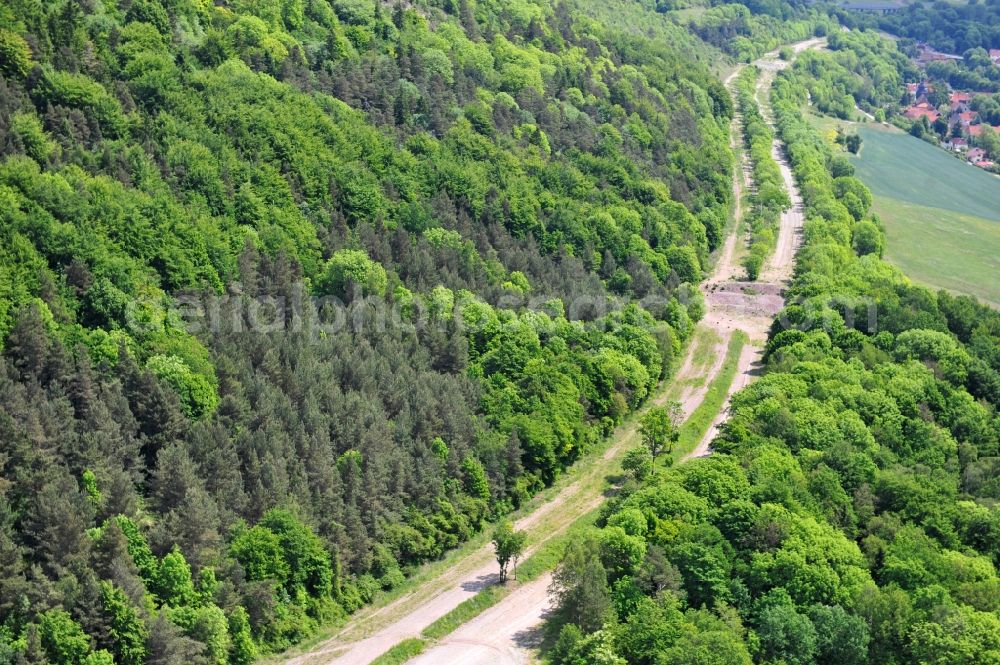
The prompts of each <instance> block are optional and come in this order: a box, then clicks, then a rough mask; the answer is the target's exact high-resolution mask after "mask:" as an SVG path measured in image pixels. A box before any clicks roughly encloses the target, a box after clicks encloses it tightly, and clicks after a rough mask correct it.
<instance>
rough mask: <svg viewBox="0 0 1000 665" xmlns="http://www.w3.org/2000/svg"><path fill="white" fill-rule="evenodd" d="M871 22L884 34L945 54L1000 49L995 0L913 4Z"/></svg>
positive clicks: (999, 13) (999, 7) (998, 9)
mask: <svg viewBox="0 0 1000 665" xmlns="http://www.w3.org/2000/svg"><path fill="white" fill-rule="evenodd" d="M874 20H875V22H877V24H878V27H879V28H881V29H882V30H885V31H886V32H890V33H892V34H894V35H898V36H900V37H908V38H910V39H914V40H917V41H921V42H926V43H928V44H930V45H931V46H933V47H934V48H936V49H938V50H939V51H944V52H945V53H957V54H959V55H962V54H964V53H965V52H966V51H969V50H970V49H986V50H989V49H995V48H1000V3H997V2H996V0H985V1H983V2H978V1H975V0H973V1H972V2H940V1H939V2H914V3H910V4H907V5H906V6H905V7H903V8H902V10H901V11H899V12H895V13H892V14H886V15H884V16H878V17H877V18H876V19H874Z"/></svg>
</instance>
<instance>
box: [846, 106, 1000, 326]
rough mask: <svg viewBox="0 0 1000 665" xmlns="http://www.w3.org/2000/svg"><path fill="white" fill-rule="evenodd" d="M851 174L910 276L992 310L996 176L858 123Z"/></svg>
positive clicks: (997, 239)
mask: <svg viewBox="0 0 1000 665" xmlns="http://www.w3.org/2000/svg"><path fill="white" fill-rule="evenodd" d="M858 131H859V133H860V134H861V137H862V139H863V144H862V149H861V153H860V154H859V155H858V156H856V157H852V161H853V163H854V165H855V167H856V169H857V175H858V176H859V177H860V178H861V179H862V180H864V182H865V183H867V184H868V186H869V187H870V188H871V190H872V193H873V194H874V196H875V204H874V208H875V211H876V212H877V214H878V215H879V217H880V218H881V219H882V222H883V223H884V225H885V230H886V235H887V240H888V243H887V244H888V250H887V252H886V258H888V259H889V260H890V261H892V262H893V263H895V264H896V265H898V266H900V267H901V268H902V269H903V271H904V272H906V274H907V275H908V276H910V277H911V278H912V279H913V280H915V281H917V282H920V283H923V284H926V285H928V286H932V287H937V288H944V289H948V290H949V291H954V292H959V293H968V294H970V295H974V296H976V297H978V298H980V299H982V300H984V301H986V302H988V303H989V304H990V305H993V306H994V307H1000V281H998V280H997V279H996V276H997V275H1000V178H997V177H996V176H994V175H991V174H989V173H986V172H985V171H982V170H980V169H977V168H975V167H973V166H970V165H968V164H966V163H964V162H962V161H961V160H958V159H956V158H954V157H952V156H951V155H949V154H948V153H946V152H945V151H943V150H941V149H939V148H936V147H934V146H932V145H930V144H928V143H925V142H923V141H920V140H918V139H916V138H913V137H911V136H909V135H907V134H904V133H902V132H899V131H896V130H888V129H885V128H882V127H875V126H864V125H860V126H858Z"/></svg>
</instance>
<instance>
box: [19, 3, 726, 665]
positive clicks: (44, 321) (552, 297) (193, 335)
mask: <svg viewBox="0 0 1000 665" xmlns="http://www.w3.org/2000/svg"><path fill="white" fill-rule="evenodd" d="M585 9H586V7H584V8H583V9H581V8H580V7H577V6H575V5H571V4H570V3H568V2H549V1H548V0H517V1H515V2H507V1H504V2H498V1H494V0H480V1H478V2H476V1H474V0H457V1H456V0H424V1H421V2H415V3H375V2H367V1H361V0H333V1H328V0H257V1H253V2H251V1H244V0H239V1H233V2H227V3H219V2H216V3H213V2H203V1H201V0H122V1H120V2H116V1H114V0H58V1H56V2H39V1H37V0H13V1H11V2H4V3H2V4H0V26H3V27H2V28H0V350H2V363H0V446H2V447H0V474H2V475H0V477H2V481H0V661H2V662H31V663H46V662H47V663H52V664H53V665H81V664H82V663H88V664H89V665H109V664H110V663H112V662H113V663H116V664H117V665H139V664H140V663H161V664H164V665H165V664H168V663H169V664H173V663H177V664H178V665H179V664H181V663H191V662H195V663H199V664H201V663H220V664H221V663H233V664H234V665H236V664H246V663H250V662H252V661H253V660H254V659H255V658H256V657H257V656H259V655H260V654H262V653H266V652H269V651H274V650H279V649H282V648H284V647H287V646H289V645H290V644H292V643H294V642H297V641H299V640H301V639H303V638H304V637H305V636H307V635H309V634H310V633H312V632H314V631H315V630H316V628H317V627H318V626H319V625H321V624H323V623H325V622H329V621H331V620H334V619H336V618H338V617H341V616H342V615H344V614H345V613H347V612H351V611H353V610H355V609H356V608H358V607H359V606H360V605H361V604H363V603H366V602H368V601H369V600H370V599H371V598H372V597H373V596H374V595H375V594H376V593H378V592H379V591H380V590H384V589H391V588H393V587H395V586H397V585H399V584H400V583H401V582H402V581H403V580H404V578H405V575H406V574H407V573H408V572H409V571H410V570H412V569H413V568H414V567H415V566H417V565H418V564H420V563H422V562H424V561H428V560H432V559H435V558H437V557H440V556H441V555H442V553H443V552H445V551H446V550H448V549H449V548H452V547H454V546H456V545H457V544H459V543H461V542H463V541H464V540H466V539H468V538H469V537H471V536H472V535H473V534H475V533H476V532H478V531H480V530H481V529H483V528H485V527H486V524H487V522H489V521H491V520H498V519H502V518H503V516H504V515H506V514H507V513H509V512H510V511H511V510H513V509H515V508H517V507H518V506H520V505H521V504H522V503H523V502H524V501H525V500H526V499H527V498H529V497H530V496H531V495H532V494H534V493H535V492H537V491H538V490H539V489H541V488H542V487H544V486H545V485H547V484H549V483H551V482H553V480H554V479H555V478H556V477H558V475H559V474H560V473H561V471H562V470H563V469H564V468H565V467H566V466H567V465H568V464H571V463H572V462H573V461H574V460H576V459H578V458H579V457H580V456H581V455H582V454H584V453H585V452H586V451H587V450H589V449H591V448H593V447H594V446H595V445H597V444H598V443H599V441H600V440H601V438H602V437H603V436H604V435H606V434H607V433H608V432H610V431H611V429H612V428H613V427H614V426H615V425H616V424H617V423H619V422H620V421H621V420H622V419H623V418H624V417H625V416H626V415H627V414H628V413H630V412H631V411H632V410H634V409H635V408H636V407H637V406H639V405H640V404H641V403H642V402H643V401H644V399H645V398H646V397H647V396H648V395H649V393H650V391H651V390H652V389H653V388H654V387H655V385H656V384H657V383H658V382H659V381H660V379H661V378H663V377H664V376H665V373H666V372H667V371H668V369H669V367H670V366H671V362H672V360H673V358H674V357H675V355H676V354H677V353H678V351H679V349H680V347H681V344H682V342H683V341H684V340H685V339H686V338H687V336H688V335H689V334H690V331H691V328H692V324H693V321H694V320H696V319H697V318H698V317H699V316H700V315H701V312H702V311H703V307H702V303H701V301H700V299H699V297H698V296H697V295H696V293H697V292H696V290H695V289H693V288H692V286H691V285H692V284H693V283H695V282H697V281H698V280H700V279H701V277H702V274H703V272H704V269H705V265H706V261H707V257H708V254H709V252H710V251H711V250H713V249H714V248H715V247H717V246H718V245H719V243H720V241H721V238H722V232H723V226H724V225H725V223H726V221H727V219H728V215H729V210H730V205H731V201H730V197H731V193H730V180H729V174H730V173H731V169H732V155H731V152H730V149H729V146H728V126H729V121H730V117H731V115H732V103H731V101H730V98H729V95H728V93H727V92H726V90H725V89H724V88H723V86H722V85H721V83H720V82H719V81H718V80H717V79H716V78H715V77H714V76H713V75H712V73H711V72H710V71H709V69H708V67H707V64H706V63H704V62H698V61H696V60H694V59H692V58H690V57H688V56H689V54H690V53H693V52H697V53H707V52H709V49H708V47H706V46H705V45H704V44H702V43H701V42H699V41H698V40H697V39H696V38H695V37H693V36H692V35H690V34H688V33H687V32H686V31H685V30H684V29H682V28H680V27H679V26H677V25H676V24H674V23H673V22H671V21H669V20H667V19H666V18H665V17H662V16H660V15H658V14H656V13H654V12H653V11H652V10H646V9H644V8H643V7H642V6H641V5H639V4H638V3H636V4H629V5H628V6H627V7H626V8H624V9H622V11H617V12H615V17H614V19H613V20H607V21H604V20H597V19H596V18H594V15H598V14H600V13H601V12H602V11H605V10H604V9H603V8H598V7H593V8H591V9H592V10H593V11H590V10H586V11H585ZM650 18H652V19H655V22H654V24H653V25H655V36H652V37H651V36H645V35H644V33H643V32H640V31H636V30H635V28H636V26H639V25H644V24H645V23H646V22H647V21H648V20H649V19H650ZM529 299H530V300H531V302H532V303H534V305H533V306H532V307H528V306H527V305H528V303H529ZM276 303H287V304H288V305H289V306H288V307H287V308H284V309H281V308H276ZM581 303H583V304H581ZM634 303H642V304H641V305H640V304H634ZM297 304H301V305H302V306H301V307H299V306H298V305H297ZM313 305H315V306H313ZM193 310H195V311H197V312H200V313H201V314H202V315H203V319H200V320H197V323H198V324H199V325H197V326H193V325H191V322H192V321H191V318H190V317H189V316H188V314H190V313H191V311H193ZM385 312H392V313H394V315H395V318H394V319H390V323H391V325H386V320H387V319H386V318H385V317H384V316H383V314H384V313H385ZM337 317H340V320H341V321H345V322H347V323H345V324H343V325H339V326H338V325H333V324H332V323H331V322H334V321H336V320H338V318H337ZM261 321H265V322H266V324H267V325H262V324H261ZM219 322H222V323H221V324H220V323H219Z"/></svg>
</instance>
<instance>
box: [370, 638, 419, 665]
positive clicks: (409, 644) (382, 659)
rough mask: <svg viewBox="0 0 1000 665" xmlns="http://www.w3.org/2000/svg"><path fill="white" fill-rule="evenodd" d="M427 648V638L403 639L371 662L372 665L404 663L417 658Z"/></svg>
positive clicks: (397, 664)
mask: <svg viewBox="0 0 1000 665" xmlns="http://www.w3.org/2000/svg"><path fill="white" fill-rule="evenodd" d="M426 648H427V640H422V639H420V638H419V637H412V638H410V639H408V640H403V641H402V642H400V643H399V644H397V645H396V646H394V647H393V648H391V649H389V650H388V651H386V652H385V653H384V654H382V655H381V656H379V657H378V658H376V659H375V660H373V661H372V662H371V665H402V664H403V663H405V662H406V661H408V660H410V659H411V658H416V657H417V656H419V655H420V654H422V653H423V652H424V650H425V649H426Z"/></svg>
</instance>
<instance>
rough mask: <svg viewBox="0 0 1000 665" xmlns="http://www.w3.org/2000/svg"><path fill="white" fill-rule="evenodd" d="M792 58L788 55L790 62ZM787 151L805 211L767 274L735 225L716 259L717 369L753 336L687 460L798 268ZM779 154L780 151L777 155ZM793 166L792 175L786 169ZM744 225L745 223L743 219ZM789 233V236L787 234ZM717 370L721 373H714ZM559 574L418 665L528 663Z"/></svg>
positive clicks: (747, 377)
mask: <svg viewBox="0 0 1000 665" xmlns="http://www.w3.org/2000/svg"><path fill="white" fill-rule="evenodd" d="M822 43H823V40H821V39H811V40H807V41H805V42H800V43H799V44H796V45H794V47H793V48H794V51H795V52H796V53H799V52H801V51H802V50H804V49H806V48H812V47H814V46H818V45H820V44H822ZM777 55H778V54H777V52H774V53H769V54H767V55H766V56H765V57H764V58H763V59H762V60H761V61H758V63H755V64H757V65H758V66H761V65H762V64H763V67H761V68H762V69H766V68H767V67H776V68H780V66H781V65H777V66H776V65H774V64H773V63H774V62H776V61H777ZM783 64H784V63H782V65H783ZM738 71H739V70H737V71H736V72H733V74H731V75H730V76H729V77H728V78H727V79H726V81H725V83H726V84H727V85H729V84H730V83H731V82H732V80H733V79H734V77H735V76H736V74H737V73H738ZM778 148H779V149H778V155H780V156H781V161H779V166H783V168H782V174H783V176H784V177H785V186H786V187H787V188H788V191H789V194H790V197H791V199H792V202H793V205H792V208H790V209H789V213H792V212H793V211H795V210H796V208H798V214H797V215H796V214H785V215H782V217H781V228H780V230H779V249H780V251H779V250H778V249H776V251H775V252H774V256H773V257H772V259H771V261H770V262H769V264H768V270H767V271H766V272H765V274H764V275H763V276H762V278H761V279H760V280H759V281H757V282H753V283H744V282H738V281H734V280H735V277H734V275H735V274H738V273H734V272H732V271H733V270H734V266H733V265H732V256H733V251H732V249H731V248H732V247H735V242H736V241H737V240H738V239H734V237H733V236H735V235H736V233H735V230H734V233H732V234H731V235H730V237H729V238H728V239H727V242H726V243H725V245H724V247H723V249H722V251H721V252H720V258H719V260H718V262H717V263H716V267H715V270H714V271H713V274H712V276H711V277H710V278H709V279H708V280H706V281H705V283H704V284H703V285H702V289H703V292H705V295H706V306H707V313H706V316H705V319H704V320H703V321H702V322H701V324H699V325H703V326H707V327H709V328H710V329H712V330H714V331H715V332H716V333H717V334H718V335H719V340H720V341H719V342H718V343H717V345H716V347H717V354H718V358H717V360H716V362H715V363H714V364H713V365H712V370H714V372H718V371H719V369H720V368H721V365H722V362H723V359H724V356H725V350H726V346H727V345H728V341H729V337H730V335H732V333H733V331H734V330H742V331H744V332H745V333H746V334H747V335H748V336H749V339H750V342H749V343H748V344H746V345H744V347H743V349H742V351H741V352H740V357H739V361H738V365H737V373H736V376H735V378H734V380H733V383H732V385H731V386H730V387H729V391H728V392H729V394H728V396H727V400H726V406H725V407H724V408H723V410H722V411H721V412H720V413H719V414H718V415H717V417H716V420H715V422H714V423H713V424H712V427H710V428H709V431H708V432H707V433H706V435H705V437H704V438H703V439H702V441H701V442H700V443H699V445H698V446H697V447H696V448H695V449H694V450H693V451H692V452H691V453H689V454H688V455H686V456H685V457H684V459H683V460H682V461H684V460H688V459H691V458H693V457H702V456H705V455H707V454H708V453H709V444H710V443H711V440H712V439H713V438H714V437H715V435H716V433H717V432H718V427H719V426H720V425H721V424H722V422H724V420H725V415H726V412H727V411H728V407H729V398H731V397H732V395H733V394H734V393H735V392H737V391H739V390H740V389H741V388H743V387H745V386H746V385H747V384H748V383H750V381H752V380H753V378H754V377H755V376H757V374H758V373H759V370H760V363H761V360H762V356H763V346H764V342H765V341H766V338H767V331H768V329H769V326H770V324H771V321H772V320H773V318H774V316H775V315H776V314H777V313H778V311H780V309H781V307H782V306H783V303H784V299H783V297H782V295H781V293H782V291H783V288H784V287H785V286H786V284H787V281H788V280H789V279H790V278H791V275H792V270H793V268H794V260H795V251H796V249H797V248H798V242H799V234H800V230H801V225H802V215H801V198H800V197H799V192H798V188H797V187H796V185H795V181H794V179H792V174H791V170H790V169H788V166H787V163H785V161H784V152H783V151H782V150H780V146H778ZM776 158H777V156H776ZM786 173H787V175H785V174H786ZM738 175H739V174H737V178H736V179H735V182H734V192H735V193H736V195H737V197H738V196H739V193H740V182H739V177H738ZM736 228H739V225H738V224H737V225H736ZM782 237H784V238H785V241H784V244H782V242H781V240H780V239H781V238H782ZM693 353H694V348H693V346H692V348H691V349H690V350H689V355H688V358H687V361H686V362H685V363H684V364H683V365H682V366H681V370H680V371H679V372H678V375H677V378H680V379H683V378H685V373H686V372H690V371H693V370H692V366H693V363H692V362H691V360H692V355H693ZM712 376H714V373H713V374H712ZM710 383H711V378H707V379H706V380H705V381H704V383H703V390H700V391H698V390H696V391H691V394H688V395H686V396H685V399H684V406H685V409H684V410H685V413H686V414H687V415H690V414H691V412H692V411H693V410H694V408H696V407H697V404H699V403H700V402H701V400H702V399H704V395H705V392H706V391H707V390H708V386H709V385H710ZM551 581H552V576H551V574H546V575H542V576H541V577H539V578H537V579H535V580H533V581H531V582H528V583H526V584H524V585H522V586H520V587H518V588H517V589H515V590H514V591H512V592H511V593H510V594H509V595H508V596H506V597H505V598H504V599H503V600H501V601H500V602H499V603H497V604H496V605H494V606H493V607H491V608H489V609H487V610H486V611H485V612H483V613H482V614H480V615H479V616H477V617H476V618H474V619H472V620H471V621H469V622H468V623H466V624H464V625H462V626H461V627H459V628H458V629H457V630H455V631H454V632H453V633H451V634H450V635H448V636H447V637H446V638H444V639H443V640H442V641H441V642H439V643H438V644H437V645H436V646H434V647H433V648H431V649H430V650H428V651H426V652H425V653H423V654H421V655H420V656H417V657H416V658H414V659H413V660H411V661H410V663H411V664H413V665H438V664H440V663H448V664H449V665H522V664H525V663H529V662H531V661H532V651H531V649H532V647H534V646H536V645H537V644H538V641H539V638H540V635H539V626H540V624H541V622H542V621H543V620H544V618H545V614H546V612H547V611H548V609H549V595H548V587H549V584H550V583H551Z"/></svg>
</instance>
